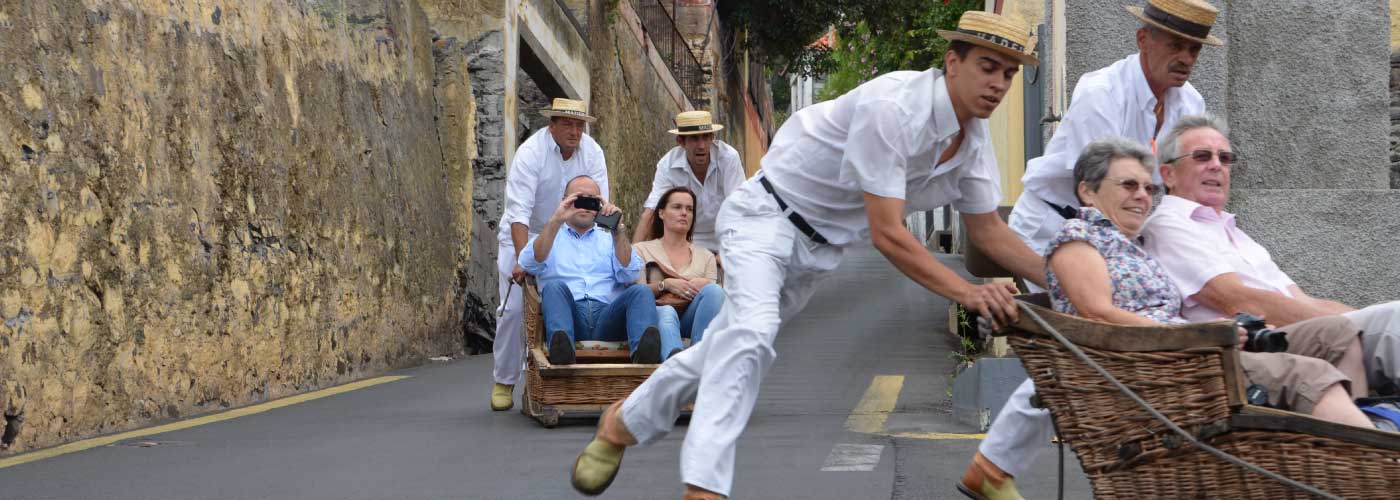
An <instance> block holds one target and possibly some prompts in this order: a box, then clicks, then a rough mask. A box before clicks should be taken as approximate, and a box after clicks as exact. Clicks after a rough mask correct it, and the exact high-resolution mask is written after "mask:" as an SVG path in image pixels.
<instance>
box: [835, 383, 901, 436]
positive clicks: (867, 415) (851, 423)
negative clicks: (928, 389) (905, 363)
mask: <svg viewBox="0 0 1400 500" xmlns="http://www.w3.org/2000/svg"><path fill="white" fill-rule="evenodd" d="M903 388H904V376H903V375H878V376H876V377H875V380H872V381H870V388H868V389H866V390H865V396H863V397H861V398H860V403H857V404H856V408H855V409H854V410H851V416H850V417H849V418H847V419H846V429H849V430H851V431H854V432H862V433H866V434H879V433H881V432H884V431H885V420H886V419H888V418H889V416H890V411H891V410H894V405H895V403H896V402H898V401H899V391H900V390H901V389H903Z"/></svg>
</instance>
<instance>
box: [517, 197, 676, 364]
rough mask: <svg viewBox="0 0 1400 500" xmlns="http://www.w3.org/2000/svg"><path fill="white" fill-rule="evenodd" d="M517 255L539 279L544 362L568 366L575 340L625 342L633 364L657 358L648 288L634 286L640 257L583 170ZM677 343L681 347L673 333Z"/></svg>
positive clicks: (658, 348)
mask: <svg viewBox="0 0 1400 500" xmlns="http://www.w3.org/2000/svg"><path fill="white" fill-rule="evenodd" d="M567 191H568V193H569V195H568V196H566V197H565V198H564V200H563V201H561V202H560V203H559V207H558V208H557V209H556V210H555V211H554V214H553V215H552V216H550V218H549V222H546V223H545V225H544V228H543V229H542V230H541V231H540V234H539V235H538V236H535V237H534V238H533V239H531V240H530V243H529V244H528V245H526V246H525V250H524V251H523V252H520V267H522V268H524V269H525V272H528V273H530V274H532V275H534V276H535V277H537V278H538V279H539V284H540V307H541V308H542V309H543V312H544V326H545V333H546V336H547V338H548V344H547V346H548V347H547V348H548V352H547V354H548V356H549V362H550V363H552V364H556V365H571V364H574V361H575V353H574V342H575V341H579V340H614V341H615V340H623V339H626V340H627V343H628V347H629V348H630V349H631V351H632V362H633V363H644V364H655V363H660V362H661V360H662V357H661V345H662V342H661V333H660V330H658V329H657V327H656V321H657V317H656V305H655V303H654V301H653V296H652V292H651V289H650V288H647V286H646V285H643V284H638V283H637V277H638V276H640V275H641V272H642V259H641V258H640V257H638V256H637V254H636V252H633V251H632V243H631V242H630V241H628V239H627V228H626V226H625V225H623V224H622V221H621V217H622V213H621V212H620V211H618V209H617V207H616V206H614V205H613V204H611V203H608V202H607V200H604V199H602V198H600V197H599V192H598V183H596V182H594V181H593V179H592V178H591V177H589V176H586V175H581V176H578V177H575V178H573V179H572V180H570V181H569V183H568V186H567ZM671 340H673V341H674V343H671V344H668V345H680V337H679V335H678V334H677V337H676V338H675V339H671Z"/></svg>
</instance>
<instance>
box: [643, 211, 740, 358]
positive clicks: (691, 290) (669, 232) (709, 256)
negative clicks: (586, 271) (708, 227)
mask: <svg viewBox="0 0 1400 500" xmlns="http://www.w3.org/2000/svg"><path fill="white" fill-rule="evenodd" d="M695 212H696V210H695V193H693V192H691V190H690V189H689V188H685V187H676V188H671V189H670V190H668V191H666V192H665V193H664V194H662V195H661V199H660V200H659V201H657V203H656V217H655V218H654V219H652V228H651V234H654V235H656V234H659V235H661V237H660V238H657V239H652V240H647V241H643V242H640V243H636V244H633V245H632V249H633V250H636V251H637V255H638V256H641V258H642V262H643V263H644V265H645V266H646V271H645V272H644V273H642V277H641V279H639V280H638V282H639V283H645V284H646V285H647V286H650V287H651V290H652V293H655V294H656V314H657V317H658V322H657V327H658V328H659V329H660V330H661V338H662V339H674V338H679V337H677V336H675V335H670V333H671V332H674V331H678V332H679V333H680V337H687V338H690V342H691V344H695V343H696V342H700V339H701V338H702V337H703V336H704V334H705V327H706V326H709V324H710V321H711V320H713V319H715V316H716V315H717V314H719V309H720V306H721V305H723V304H724V299H725V297H724V289H722V288H720V286H719V284H718V281H719V262H718V259H716V258H715V254H713V253H710V251H709V250H706V249H705V248H703V247H699V246H696V245H695V244H693V243H691V242H690V237H691V234H692V232H693V231H694V223H695ZM662 343H663V345H662V346H661V352H663V353H666V357H670V356H671V354H675V353H676V352H679V351H680V350H681V347H682V346H680V345H672V346H668V345H664V344H665V343H666V341H665V340H663V341H662Z"/></svg>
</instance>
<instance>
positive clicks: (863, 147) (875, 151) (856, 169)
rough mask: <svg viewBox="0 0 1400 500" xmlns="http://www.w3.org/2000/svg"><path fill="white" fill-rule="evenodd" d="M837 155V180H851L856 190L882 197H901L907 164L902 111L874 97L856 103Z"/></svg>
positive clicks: (895, 105)
mask: <svg viewBox="0 0 1400 500" xmlns="http://www.w3.org/2000/svg"><path fill="white" fill-rule="evenodd" d="M858 109H860V112H857V113H855V116H854V117H852V118H851V124H850V128H849V129H850V132H849V133H848V135H847V136H846V153H845V154H844V155H843V156H842V158H841V181H842V182H843V183H850V182H852V181H854V183H855V184H856V185H857V186H860V190H861V191H864V192H867V193H870V194H873V195H875V196H880V197H884V198H898V199H901V200H902V199H904V197H905V192H904V190H905V183H906V179H905V172H906V169H907V167H908V164H907V160H906V158H907V157H908V154H907V153H906V149H907V148H906V147H905V144H906V140H905V136H904V134H905V133H906V130H905V128H904V122H906V120H904V119H903V117H904V110H903V109H902V108H901V107H900V106H899V104H898V103H895V102H893V101H885V100H876V101H873V102H868V103H863V105H862V106H858Z"/></svg>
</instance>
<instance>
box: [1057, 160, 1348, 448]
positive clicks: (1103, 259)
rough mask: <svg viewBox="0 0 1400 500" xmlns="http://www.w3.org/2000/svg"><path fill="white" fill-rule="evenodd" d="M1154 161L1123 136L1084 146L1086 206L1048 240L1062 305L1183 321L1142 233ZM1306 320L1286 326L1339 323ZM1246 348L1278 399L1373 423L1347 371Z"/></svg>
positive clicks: (1077, 310) (1081, 181) (1081, 311)
mask: <svg viewBox="0 0 1400 500" xmlns="http://www.w3.org/2000/svg"><path fill="white" fill-rule="evenodd" d="M1154 167H1156V162H1155V161H1153V158H1152V155H1151V153H1149V152H1148V151H1147V150H1146V149H1145V148H1143V147H1142V146H1141V145H1139V144H1137V143H1135V142H1132V141H1129V140H1127V139H1122V138H1108V139H1101V140H1099V141H1096V142H1094V143H1091V144H1090V145H1089V146H1088V147H1086V148H1085V149H1084V152H1083V154H1082V155H1081V156H1080V157H1079V160H1078V162H1076V163H1075V165H1074V182H1075V186H1076V195H1077V196H1078V197H1079V199H1080V202H1081V204H1082V206H1083V208H1081V209H1080V210H1079V217H1078V218H1075V219H1070V220H1068V221H1066V222H1065V224H1064V226H1063V227H1062V228H1061V229H1060V231H1059V233H1058V234H1057V235H1056V236H1055V238H1054V239H1052V240H1051V241H1050V243H1049V246H1048V247H1047V248H1046V270H1045V276H1046V281H1047V282H1048V283H1049V286H1050V300H1051V303H1052V305H1053V306H1054V308H1055V310H1056V311H1059V312H1063V313H1066V314H1075V315H1079V316H1083V317H1086V318H1090V319H1094V320H1098V321H1103V322H1107V323H1116V324H1121V325H1155V324H1160V323H1186V322H1187V320H1186V319H1184V318H1182V317H1181V308H1182V298H1181V293H1180V292H1179V291H1177V288H1176V285H1174V284H1173V283H1172V281H1171V279H1170V278H1169V277H1168V276H1167V273H1166V271H1165V270H1164V269H1163V268H1162V266H1161V265H1160V264H1159V263H1158V262H1157V261H1156V260H1154V259H1153V258H1152V257H1150V256H1149V255H1148V254H1147V253H1146V252H1145V251H1144V250H1143V248H1142V246H1141V244H1140V241H1139V238H1138V234H1139V232H1141V231H1142V228H1143V225H1144V223H1145V222H1146V220H1147V215H1148V213H1149V212H1151V210H1152V195H1153V194H1155V193H1156V191H1157V186H1156V185H1154V184H1152V173H1151V172H1152V170H1151V169H1153V168H1154ZM1305 323H1309V322H1303V323H1299V324H1295V325H1289V326H1288V327H1285V329H1289V328H1332V327H1333V326H1332V325H1329V324H1325V323H1319V324H1315V325H1309V324H1305ZM1240 340H1241V342H1243V341H1244V336H1243V334H1241V339H1240ZM1240 357H1241V364H1242V365H1243V367H1244V371H1245V375H1246V376H1248V377H1249V379H1250V381H1251V382H1252V383H1255V384H1258V385H1260V386H1263V387H1264V388H1265V389H1266V390H1268V392H1269V393H1270V400H1271V401H1275V402H1277V403H1278V404H1279V405H1280V406H1284V407H1286V408H1289V409H1292V410H1294V411H1298V412H1300V413H1308V414H1312V415H1313V416H1315V417H1318V418H1322V419H1325V420H1331V421H1334V422H1339V423H1344V424H1350V425H1356V426H1361V427H1371V426H1372V424H1371V421H1370V419H1368V418H1366V416H1365V414H1363V413H1362V412H1361V410H1359V409H1357V407H1356V405H1355V404H1354V403H1352V400H1351V397H1350V394H1349V392H1348V391H1349V389H1350V384H1351V381H1350V379H1349V378H1347V376H1346V375H1345V374H1343V372H1342V371H1340V370H1338V369H1337V367H1335V366H1333V365H1332V364H1329V363H1328V362H1326V361H1323V360H1321V359H1318V358H1311V357H1306V356H1300V355H1296V354H1289V353H1281V352H1280V353H1255V352H1242V353H1241V354H1240Z"/></svg>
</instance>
